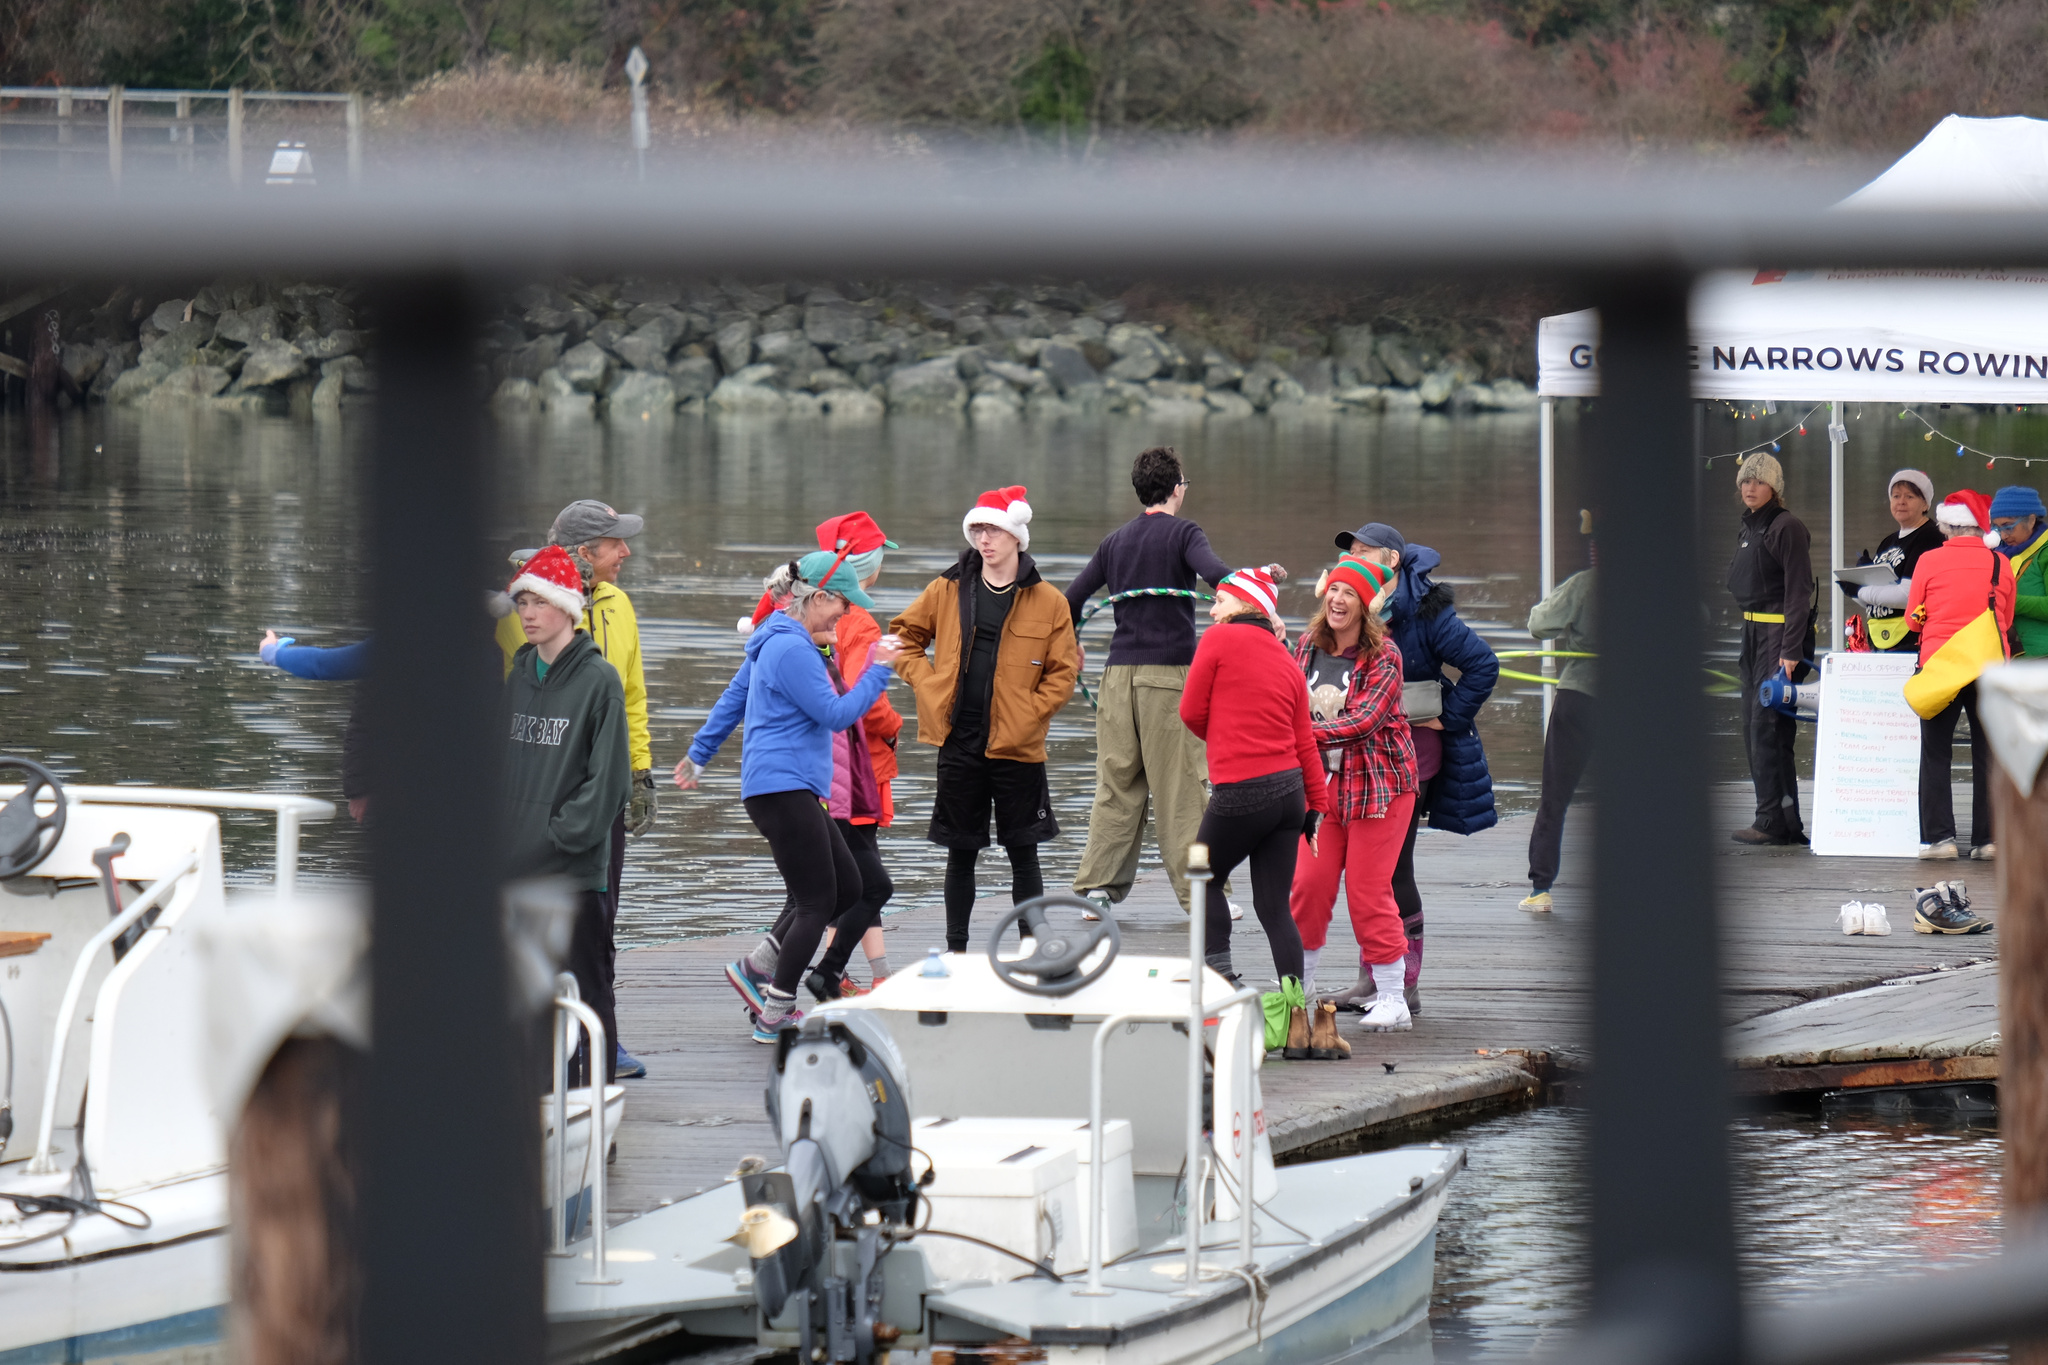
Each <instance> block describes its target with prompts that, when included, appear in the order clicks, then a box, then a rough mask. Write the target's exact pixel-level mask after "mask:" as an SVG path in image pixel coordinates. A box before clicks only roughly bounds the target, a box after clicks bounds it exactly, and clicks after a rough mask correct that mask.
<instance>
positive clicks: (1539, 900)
mask: <svg viewBox="0 0 2048 1365" xmlns="http://www.w3.org/2000/svg"><path fill="white" fill-rule="evenodd" d="M1515 908H1516V909H1517V910H1527V911H1528V912H1529V913H1530V914H1532V915H1547V914H1549V913H1550V893H1549V892H1548V891H1531V892H1530V893H1529V894H1528V895H1526V896H1524V897H1522V903H1521V904H1520V905H1518V906H1516V907H1515Z"/></svg>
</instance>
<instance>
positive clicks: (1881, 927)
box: [1863, 903, 1892, 938]
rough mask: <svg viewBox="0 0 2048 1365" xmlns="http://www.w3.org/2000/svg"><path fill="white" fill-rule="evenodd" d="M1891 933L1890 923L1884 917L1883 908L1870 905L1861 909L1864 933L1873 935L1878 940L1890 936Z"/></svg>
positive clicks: (1873, 904)
mask: <svg viewBox="0 0 2048 1365" xmlns="http://www.w3.org/2000/svg"><path fill="white" fill-rule="evenodd" d="M1891 931H1892V922H1891V920H1890V919H1889V918H1888V917H1887V916H1886V915H1885V912H1884V907H1883V906H1882V905H1878V904H1875V903H1872V904H1869V905H1866V906H1864V907H1863V932H1864V933H1866V934H1874V935H1876V936H1877V937H1879V938H1884V937H1888V936H1889V935H1890V934H1891Z"/></svg>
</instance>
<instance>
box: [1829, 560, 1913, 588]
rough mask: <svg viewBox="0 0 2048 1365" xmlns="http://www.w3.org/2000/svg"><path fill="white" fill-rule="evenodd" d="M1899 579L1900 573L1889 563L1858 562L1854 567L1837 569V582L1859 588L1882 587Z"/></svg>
mask: <svg viewBox="0 0 2048 1365" xmlns="http://www.w3.org/2000/svg"><path fill="white" fill-rule="evenodd" d="M1898 581H1899V575H1898V572H1897V571H1896V570H1894V569H1893V568H1892V566H1891V565H1889V564H1858V565H1856V566H1854V567H1853V568H1848V569H1837V570H1835V582H1837V583H1840V584H1843V585H1845V586H1853V587H1858V588H1881V587H1884V586H1885V585H1887V584H1890V583H1896V582H1898Z"/></svg>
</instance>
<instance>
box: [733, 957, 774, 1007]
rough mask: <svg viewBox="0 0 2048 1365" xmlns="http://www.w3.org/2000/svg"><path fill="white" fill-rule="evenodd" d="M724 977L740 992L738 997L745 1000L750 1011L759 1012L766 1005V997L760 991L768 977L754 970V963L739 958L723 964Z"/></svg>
mask: <svg viewBox="0 0 2048 1365" xmlns="http://www.w3.org/2000/svg"><path fill="white" fill-rule="evenodd" d="M725 979H726V980H727V981H729V982H731V983H732V988H733V989H734V990H736V991H738V992H739V993H740V999H742V1000H744V1001H746V1002H747V1009H748V1011H749V1012H750V1013H753V1014H759V1013H760V1012H761V1011H762V1010H764V1009H766V1008H767V1007H768V997H767V996H766V995H764V994H763V993H762V992H763V990H764V989H765V988H766V987H767V985H768V978H767V977H765V976H763V975H761V973H759V972H757V971H755V970H754V964H753V963H751V962H749V961H747V959H745V958H741V959H740V960H739V961H737V962H728V963H727V964H726V965H725Z"/></svg>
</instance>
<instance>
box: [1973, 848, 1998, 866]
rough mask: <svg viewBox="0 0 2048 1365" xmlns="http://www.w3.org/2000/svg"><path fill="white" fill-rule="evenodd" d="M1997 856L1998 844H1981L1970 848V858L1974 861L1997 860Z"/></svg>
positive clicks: (1986, 861)
mask: <svg viewBox="0 0 2048 1365" xmlns="http://www.w3.org/2000/svg"><path fill="white" fill-rule="evenodd" d="M1997 858H1998V845H1997V844H1979V845H1977V846H1976V847H1975V848H1973V849H1971V850H1970V860H1971V861H1972V862H1979V863H1988V862H1994V861H1996V860H1997Z"/></svg>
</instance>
